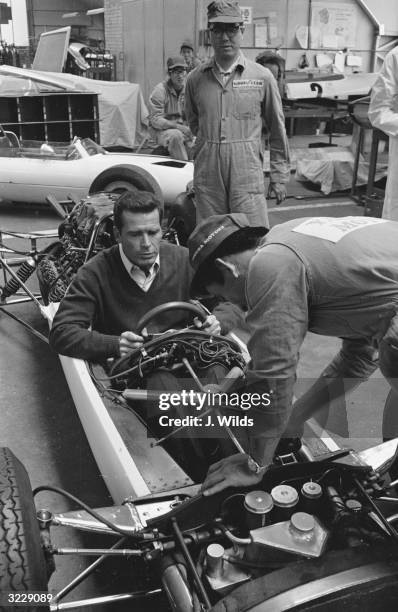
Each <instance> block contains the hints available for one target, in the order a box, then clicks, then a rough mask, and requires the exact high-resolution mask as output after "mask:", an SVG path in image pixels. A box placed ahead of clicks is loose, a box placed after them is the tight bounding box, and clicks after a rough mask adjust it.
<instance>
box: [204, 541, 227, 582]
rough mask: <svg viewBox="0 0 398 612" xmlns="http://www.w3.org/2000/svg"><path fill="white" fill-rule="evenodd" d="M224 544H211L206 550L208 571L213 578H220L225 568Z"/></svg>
mask: <svg viewBox="0 0 398 612" xmlns="http://www.w3.org/2000/svg"><path fill="white" fill-rule="evenodd" d="M223 555H224V546H221V544H209V546H208V547H207V550H206V573H207V575H208V576H210V577H211V578H220V577H221V575H222V570H223Z"/></svg>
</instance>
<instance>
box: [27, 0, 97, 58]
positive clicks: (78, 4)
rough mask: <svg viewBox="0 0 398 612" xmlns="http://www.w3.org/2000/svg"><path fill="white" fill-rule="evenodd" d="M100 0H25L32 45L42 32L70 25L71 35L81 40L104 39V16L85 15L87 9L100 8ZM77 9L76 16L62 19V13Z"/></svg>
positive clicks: (34, 44) (35, 43)
mask: <svg viewBox="0 0 398 612" xmlns="http://www.w3.org/2000/svg"><path fill="white" fill-rule="evenodd" d="M101 6H103V2H102V0H26V10H27V16H28V27H29V37H30V39H31V44H32V46H33V47H35V46H36V45H37V42H38V40H39V38H40V34H41V33H42V32H47V31H48V30H55V29H57V28H63V27H65V26H72V35H73V36H76V37H78V38H81V39H83V40H87V41H88V40H89V39H92V40H104V38H105V35H104V16H103V15H85V14H83V12H85V11H86V10H88V9H93V8H100V7H101ZM75 11H78V12H79V13H80V14H79V15H78V16H77V17H73V18H68V19H63V18H62V15H63V14H64V13H71V12H75Z"/></svg>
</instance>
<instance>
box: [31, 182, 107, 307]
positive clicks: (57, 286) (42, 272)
mask: <svg viewBox="0 0 398 612" xmlns="http://www.w3.org/2000/svg"><path fill="white" fill-rule="evenodd" d="M117 198H118V194H113V193H96V194H94V195H93V196H89V197H87V198H84V199H83V200H82V201H81V202H79V203H78V204H76V205H75V206H74V208H73V210H72V211H71V212H70V213H69V215H68V216H67V218H66V219H65V221H63V222H62V223H61V224H60V226H59V228H58V233H59V242H57V243H55V244H53V245H51V246H50V247H49V248H48V249H47V250H46V251H45V252H44V253H42V254H41V256H40V257H39V262H38V266H37V275H38V278H39V281H40V290H41V293H42V295H43V298H44V300H45V302H46V303H48V302H59V301H60V300H61V299H62V298H63V296H64V295H65V291H66V289H67V287H68V286H69V284H70V282H71V280H72V278H73V276H74V275H75V274H76V272H77V270H78V269H79V268H80V266H81V265H83V263H85V262H86V261H87V260H88V259H90V257H93V255H95V254H96V253H98V252H99V251H101V250H102V249H105V248H107V247H110V246H112V244H114V242H115V239H114V236H113V222H112V214H113V205H114V202H115V200H116V199H117Z"/></svg>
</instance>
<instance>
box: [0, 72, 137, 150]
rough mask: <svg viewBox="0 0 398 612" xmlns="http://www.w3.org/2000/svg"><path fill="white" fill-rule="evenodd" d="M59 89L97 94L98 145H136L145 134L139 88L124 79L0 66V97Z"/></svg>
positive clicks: (42, 92) (37, 93) (34, 93)
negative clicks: (94, 77) (97, 77)
mask: <svg viewBox="0 0 398 612" xmlns="http://www.w3.org/2000/svg"><path fill="white" fill-rule="evenodd" d="M51 91H54V92H60V91H64V92H65V93H68V92H78V91H80V92H91V93H96V94H98V109H99V119H100V138H101V142H100V144H101V145H103V146H105V147H107V146H126V147H137V146H139V145H140V144H141V143H142V142H143V140H144V139H145V138H146V137H147V132H148V127H147V126H148V110H147V107H146V105H145V102H144V98H143V96H142V92H141V87H140V86H139V85H138V84H136V83H129V82H127V81H97V80H94V79H87V78H85V77H81V76H77V75H74V74H67V73H58V72H41V71H38V70H28V69H23V68H14V67H12V66H0V96H29V95H40V94H44V93H49V92H51Z"/></svg>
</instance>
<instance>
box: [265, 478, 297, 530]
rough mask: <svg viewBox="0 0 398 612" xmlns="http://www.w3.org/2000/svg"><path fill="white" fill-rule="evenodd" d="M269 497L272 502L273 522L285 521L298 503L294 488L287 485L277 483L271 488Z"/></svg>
mask: <svg viewBox="0 0 398 612" xmlns="http://www.w3.org/2000/svg"><path fill="white" fill-rule="evenodd" d="M271 497H272V501H273V503H274V511H273V514H272V520H273V522H280V521H287V520H288V519H289V518H290V517H291V516H292V514H293V513H294V512H295V511H296V506H297V504H298V500H299V496H298V493H297V491H296V489H295V488H294V487H291V486H289V485H277V486H276V487H274V488H273V489H272V490H271Z"/></svg>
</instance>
